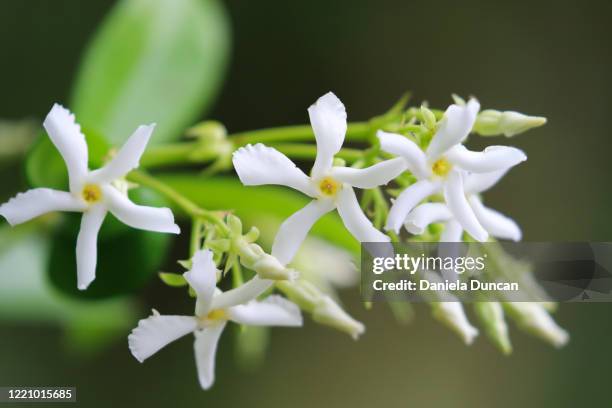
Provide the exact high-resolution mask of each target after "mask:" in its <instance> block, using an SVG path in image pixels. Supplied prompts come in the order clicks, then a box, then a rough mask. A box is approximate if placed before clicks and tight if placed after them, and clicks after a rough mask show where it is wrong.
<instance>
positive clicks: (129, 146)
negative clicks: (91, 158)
mask: <svg viewBox="0 0 612 408" xmlns="http://www.w3.org/2000/svg"><path fill="white" fill-rule="evenodd" d="M153 129H155V124H151V125H146V126H145V125H143V126H138V129H136V131H135V132H134V133H133V134H132V136H130V138H129V139H128V140H127V141H126V142H125V144H124V145H123V147H121V150H119V152H118V153H117V155H116V156H115V157H114V158H113V160H111V161H110V162H109V163H108V164H106V166H104V167H102V168H100V169H98V170H94V171H92V172H91V174H90V175H89V177H88V179H89V180H91V181H92V182H94V183H110V182H111V181H114V180H116V179H118V178H121V177H123V176H125V175H126V174H128V173H129V172H130V171H131V170H133V169H135V168H137V167H138V163H139V162H140V157H141V156H142V154H143V153H144V151H145V148H146V147H147V143H149V139H150V138H151V134H152V133H153Z"/></svg>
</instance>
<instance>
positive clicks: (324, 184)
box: [319, 177, 340, 197]
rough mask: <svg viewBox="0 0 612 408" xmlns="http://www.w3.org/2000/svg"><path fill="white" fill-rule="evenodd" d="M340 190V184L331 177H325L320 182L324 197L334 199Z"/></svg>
mask: <svg viewBox="0 0 612 408" xmlns="http://www.w3.org/2000/svg"><path fill="white" fill-rule="evenodd" d="M339 189H340V183H338V182H337V181H336V180H334V179H333V178H331V177H325V178H324V179H323V180H321V181H320V182H319V191H320V192H321V194H323V195H324V196H328V197H333V196H335V195H336V193H337V192H338V190H339Z"/></svg>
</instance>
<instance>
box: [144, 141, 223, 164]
mask: <svg viewBox="0 0 612 408" xmlns="http://www.w3.org/2000/svg"><path fill="white" fill-rule="evenodd" d="M218 156H219V153H218V152H217V151H216V149H211V148H206V147H204V146H202V144H201V143H199V142H182V143H170V144H165V145H162V146H151V147H149V148H148V149H147V150H146V151H145V153H144V154H143V155H142V158H141V160H140V165H141V166H142V167H143V168H151V167H159V166H173V165H181V164H190V163H203V162H208V161H212V160H215V159H216V158H217V157H218Z"/></svg>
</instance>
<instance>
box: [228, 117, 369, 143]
mask: <svg viewBox="0 0 612 408" xmlns="http://www.w3.org/2000/svg"><path fill="white" fill-rule="evenodd" d="M370 133H371V129H370V124H369V123H368V122H353V123H349V124H348V129H347V132H346V140H350V141H365V140H367V139H368V137H369V136H370ZM228 137H229V139H230V140H231V141H232V142H234V144H235V145H236V146H244V145H247V144H249V143H251V144H253V143H274V142H307V141H312V140H314V133H313V132H312V127H311V126H310V125H297V126H284V127H276V128H269V129H260V130H251V131H247V132H240V133H235V134H233V135H229V136H228Z"/></svg>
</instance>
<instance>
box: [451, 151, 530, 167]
mask: <svg viewBox="0 0 612 408" xmlns="http://www.w3.org/2000/svg"><path fill="white" fill-rule="evenodd" d="M446 157H447V158H448V160H449V161H450V162H451V163H453V164H454V165H456V166H459V167H461V168H462V169H464V170H468V171H473V172H475V173H488V172H492V171H497V170H503V169H506V170H507V169H509V168H510V167H513V166H516V165H517V164H519V163H521V162H523V161H525V160H527V156H526V155H525V153H523V151H522V150H520V149H517V148H515V147H509V146H489V147H487V148H485V149H484V150H483V151H482V152H473V151H471V150H468V149H467V148H466V147H465V146H463V145H458V146H455V147H453V148H452V149H451V150H450V151H449V152H448V153H447V155H446Z"/></svg>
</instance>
